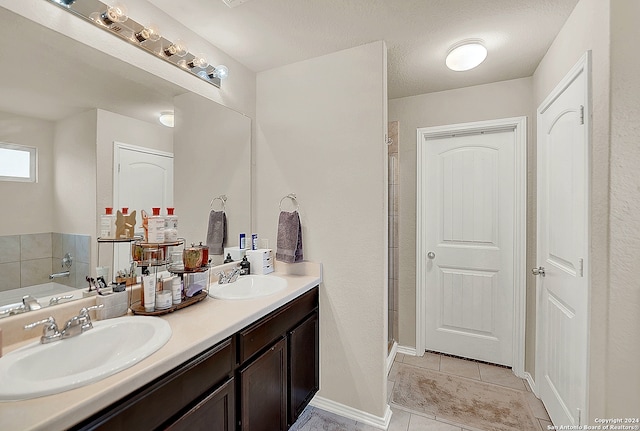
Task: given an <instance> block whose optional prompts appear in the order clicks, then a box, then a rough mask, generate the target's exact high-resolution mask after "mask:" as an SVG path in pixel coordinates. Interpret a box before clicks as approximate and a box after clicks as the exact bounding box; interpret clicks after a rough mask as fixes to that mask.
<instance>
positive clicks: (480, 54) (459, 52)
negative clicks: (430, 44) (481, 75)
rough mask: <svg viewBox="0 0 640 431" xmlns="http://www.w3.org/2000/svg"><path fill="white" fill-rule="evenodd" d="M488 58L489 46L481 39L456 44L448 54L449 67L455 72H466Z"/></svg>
mask: <svg viewBox="0 0 640 431" xmlns="http://www.w3.org/2000/svg"><path fill="white" fill-rule="evenodd" d="M485 58H487V48H485V46H484V44H483V43H482V41H481V40H477V39H474V40H465V41H462V42H459V43H457V44H455V45H454V46H453V47H452V48H451V49H450V50H449V53H448V54H447V59H446V61H445V63H446V65H447V67H448V68H449V69H451V70H453V71H455V72H464V71H466V70H471V69H473V68H475V67H478V66H479V65H480V64H481V63H482V62H483V61H484V60H485Z"/></svg>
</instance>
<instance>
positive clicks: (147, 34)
mask: <svg viewBox="0 0 640 431" xmlns="http://www.w3.org/2000/svg"><path fill="white" fill-rule="evenodd" d="M133 36H134V37H135V40H137V41H138V42H140V43H142V42H146V41H147V40H150V41H151V42H157V41H159V40H160V31H159V30H158V27H157V26H156V25H155V24H149V25H148V26H146V27H143V28H142V30H140V31H138V32H137V33H135V34H134V35H133Z"/></svg>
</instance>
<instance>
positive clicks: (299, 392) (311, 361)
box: [287, 312, 320, 425]
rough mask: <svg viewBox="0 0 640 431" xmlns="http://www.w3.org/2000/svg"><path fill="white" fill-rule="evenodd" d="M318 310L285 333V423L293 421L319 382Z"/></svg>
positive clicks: (316, 389) (309, 399) (313, 393)
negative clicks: (287, 364) (286, 399)
mask: <svg viewBox="0 0 640 431" xmlns="http://www.w3.org/2000/svg"><path fill="white" fill-rule="evenodd" d="M319 337H320V333H319V327H318V313H317V312H315V313H313V314H311V316H309V317H308V318H307V319H306V320H305V321H303V322H302V323H300V324H299V325H298V326H296V327H295V328H294V329H293V330H292V331H290V332H289V334H288V335H287V340H288V343H287V354H288V356H289V370H288V373H289V376H288V392H289V412H288V421H289V425H293V424H294V422H295V421H296V419H298V416H300V413H302V410H304V408H305V407H306V406H307V404H309V401H311V398H312V397H313V396H314V395H315V393H316V392H317V391H318V389H319V386H320V355H319V350H320V349H319Z"/></svg>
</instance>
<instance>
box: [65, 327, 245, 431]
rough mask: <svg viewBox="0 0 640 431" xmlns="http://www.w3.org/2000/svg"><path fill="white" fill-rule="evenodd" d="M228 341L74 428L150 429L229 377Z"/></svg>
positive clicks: (230, 352) (230, 356)
mask: <svg viewBox="0 0 640 431" xmlns="http://www.w3.org/2000/svg"><path fill="white" fill-rule="evenodd" d="M232 346H233V344H232V340H231V339H230V338H229V339H227V340H225V341H223V342H222V343H220V344H218V345H216V346H215V347H212V348H211V349H209V350H207V351H205V352H204V353H202V354H201V355H198V356H197V357H195V358H193V359H191V360H189V361H187V362H185V363H184V364H182V365H180V366H179V367H176V368H175V369H173V370H172V371H170V372H168V373H167V374H165V375H164V376H162V377H160V378H158V379H157V380H155V381H154V382H152V383H150V384H148V385H147V386H145V387H143V388H141V389H140V390H138V391H136V392H134V393H132V394H131V395H130V396H128V397H126V398H124V399H122V400H120V401H118V402H117V403H116V404H113V405H111V406H109V407H107V408H106V409H104V410H103V411H102V412H100V413H98V414H96V415H95V416H93V417H91V418H89V419H88V420H87V421H85V422H83V423H81V424H79V425H77V426H76V427H74V428H73V429H77V430H89V429H90V430H95V429H97V430H127V429H130V430H136V431H137V430H152V429H155V428H157V427H158V426H160V425H162V424H163V423H164V422H165V421H167V420H168V419H170V418H171V417H172V416H174V415H176V414H177V413H178V412H179V411H180V410H182V409H183V408H184V407H185V406H188V405H190V404H191V403H193V402H194V401H195V400H197V399H200V398H201V396H202V395H203V394H205V393H207V392H208V391H210V390H212V389H214V388H215V387H216V386H219V385H220V384H221V383H222V382H224V381H225V380H227V379H228V378H229V377H232V376H233V367H234V363H235V358H234V353H233V352H234V349H233V347H232Z"/></svg>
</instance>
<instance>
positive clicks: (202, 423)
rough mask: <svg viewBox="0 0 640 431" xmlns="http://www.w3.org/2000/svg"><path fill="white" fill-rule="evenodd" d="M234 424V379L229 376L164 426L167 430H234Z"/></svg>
mask: <svg viewBox="0 0 640 431" xmlns="http://www.w3.org/2000/svg"><path fill="white" fill-rule="evenodd" d="M235 426H236V415H235V380H234V379H233V378H231V379H229V380H227V382H226V383H225V384H223V385H222V386H220V387H219V388H218V389H216V390H215V391H214V392H212V393H211V394H209V395H208V396H207V397H205V398H204V399H203V400H202V401H200V402H199V403H197V404H196V405H195V406H193V407H192V408H191V409H189V410H188V411H187V412H186V413H185V414H183V415H182V416H180V417H179V418H178V419H177V420H175V421H173V423H171V424H170V425H168V426H166V427H164V428H165V429H166V430H167V431H197V430H210V431H234V430H235Z"/></svg>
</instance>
